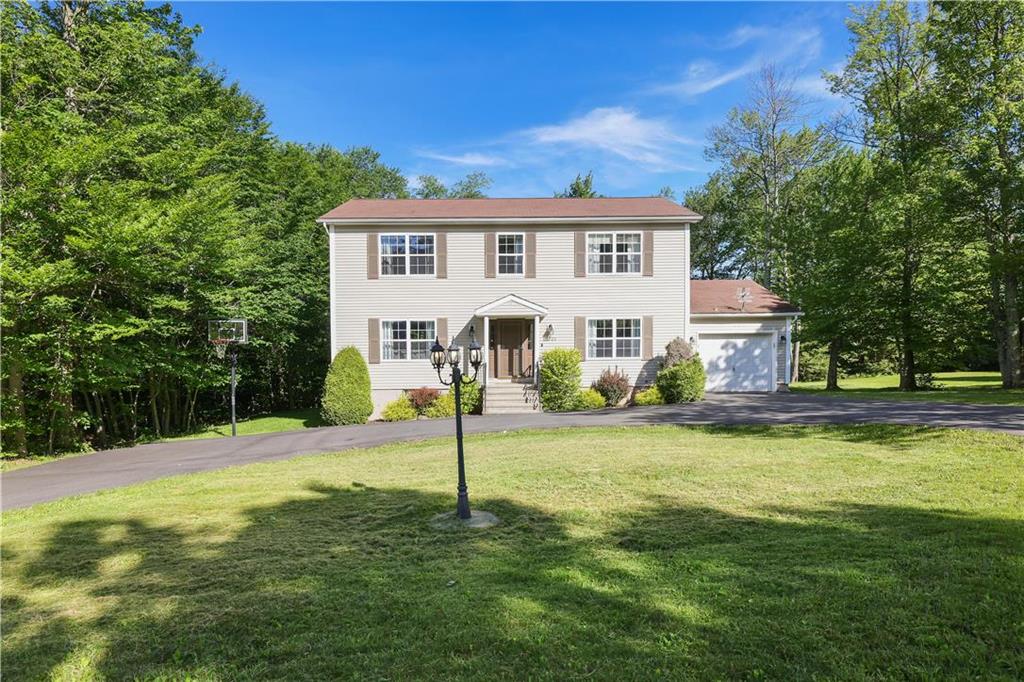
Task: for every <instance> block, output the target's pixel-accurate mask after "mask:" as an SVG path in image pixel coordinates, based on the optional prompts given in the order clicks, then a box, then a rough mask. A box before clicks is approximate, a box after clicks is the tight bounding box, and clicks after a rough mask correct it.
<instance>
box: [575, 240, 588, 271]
mask: <svg viewBox="0 0 1024 682" xmlns="http://www.w3.org/2000/svg"><path fill="white" fill-rule="evenodd" d="M573 251H574V253H575V262H576V276H577V277H586V276H587V233H586V232H577V233H576V237H575V245H574V248H573Z"/></svg>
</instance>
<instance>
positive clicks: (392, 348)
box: [380, 320, 437, 360]
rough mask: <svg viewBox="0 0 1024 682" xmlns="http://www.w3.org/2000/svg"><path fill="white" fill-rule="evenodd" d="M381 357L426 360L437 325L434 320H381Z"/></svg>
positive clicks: (386, 358) (428, 357)
mask: <svg viewBox="0 0 1024 682" xmlns="http://www.w3.org/2000/svg"><path fill="white" fill-rule="evenodd" d="M380 326H381V335H380V340H381V350H382V351H383V352H382V353H381V357H382V358H384V359H385V360H428V359H430V347H431V346H432V345H433V343H434V336H435V330H436V329H437V326H436V324H435V322H434V320H383V321H382V322H381V323H380Z"/></svg>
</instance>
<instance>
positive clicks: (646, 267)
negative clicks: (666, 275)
mask: <svg viewBox="0 0 1024 682" xmlns="http://www.w3.org/2000/svg"><path fill="white" fill-rule="evenodd" d="M643 241H644V246H643V255H642V256H641V257H640V258H641V260H642V261H643V264H642V265H641V268H642V269H643V276H644V277H654V232H653V231H651V230H648V231H646V232H644V236H643Z"/></svg>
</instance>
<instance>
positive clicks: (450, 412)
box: [423, 393, 455, 419]
mask: <svg viewBox="0 0 1024 682" xmlns="http://www.w3.org/2000/svg"><path fill="white" fill-rule="evenodd" d="M423 415H424V416H426V417H429V418H431V419H444V418H445V417H454V416H455V396H454V395H452V394H451V393H445V394H444V395H443V396H441V397H439V398H438V399H437V400H435V401H434V402H432V403H431V404H430V405H428V406H427V409H425V410H424V411H423Z"/></svg>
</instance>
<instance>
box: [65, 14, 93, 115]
mask: <svg viewBox="0 0 1024 682" xmlns="http://www.w3.org/2000/svg"><path fill="white" fill-rule="evenodd" d="M87 6H88V0H63V1H62V2H61V23H62V24H63V25H62V27H61V28H62V35H61V38H63V40H64V43H65V44H66V45H67V46H68V47H70V48H71V49H72V50H74V51H75V52H78V51H79V47H78V37H77V36H76V35H75V28H76V23H77V20H78V16H79V15H80V14H81V13H82V12H84V11H85V10H86V7H87ZM64 105H65V106H66V107H67V109H68V111H70V112H72V113H76V114H77V113H78V93H77V92H76V91H75V86H74V85H71V84H68V85H67V86H65V88H64Z"/></svg>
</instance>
